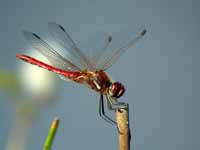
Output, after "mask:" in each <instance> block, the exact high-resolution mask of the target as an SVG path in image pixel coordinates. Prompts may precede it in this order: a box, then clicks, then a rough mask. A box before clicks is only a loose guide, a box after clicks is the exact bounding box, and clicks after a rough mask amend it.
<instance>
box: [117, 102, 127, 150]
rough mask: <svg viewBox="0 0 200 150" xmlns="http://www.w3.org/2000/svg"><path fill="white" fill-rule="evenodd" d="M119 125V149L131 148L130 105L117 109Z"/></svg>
mask: <svg viewBox="0 0 200 150" xmlns="http://www.w3.org/2000/svg"><path fill="white" fill-rule="evenodd" d="M116 120H117V126H118V129H119V150H130V140H131V136H130V135H131V133H130V128H129V107H128V105H127V107H126V108H123V109H119V110H117V111H116Z"/></svg>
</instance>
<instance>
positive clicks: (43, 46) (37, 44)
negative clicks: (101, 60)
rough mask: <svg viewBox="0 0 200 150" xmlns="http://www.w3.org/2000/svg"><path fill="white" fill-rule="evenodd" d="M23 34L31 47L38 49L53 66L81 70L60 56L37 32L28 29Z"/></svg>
mask: <svg viewBox="0 0 200 150" xmlns="http://www.w3.org/2000/svg"><path fill="white" fill-rule="evenodd" d="M23 35H24V37H25V38H26V39H27V40H28V42H29V43H30V44H31V45H32V47H33V48H35V49H36V50H37V51H39V52H40V53H41V54H42V55H44V56H45V57H46V58H47V59H48V60H49V61H50V63H51V64H52V65H53V66H55V67H58V68H60V69H64V70H72V71H80V70H81V69H80V68H79V67H77V66H76V65H74V64H73V63H72V62H71V61H69V60H68V59H66V58H64V57H63V56H61V55H60V54H59V53H58V52H57V51H56V50H54V49H53V48H52V47H51V46H50V45H49V44H47V43H46V42H45V41H43V40H42V39H41V38H40V37H39V36H38V35H37V34H35V33H32V32H29V31H23Z"/></svg>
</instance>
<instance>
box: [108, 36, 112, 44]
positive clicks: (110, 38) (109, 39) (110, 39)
mask: <svg viewBox="0 0 200 150" xmlns="http://www.w3.org/2000/svg"><path fill="white" fill-rule="evenodd" d="M111 41H112V36H111V35H109V37H108V42H109V43H110V42H111Z"/></svg>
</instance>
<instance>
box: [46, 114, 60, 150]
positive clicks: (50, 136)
mask: <svg viewBox="0 0 200 150" xmlns="http://www.w3.org/2000/svg"><path fill="white" fill-rule="evenodd" d="M58 125H59V119H58V118H57V117H55V118H54V120H53V122H52V123H51V127H50V129H49V132H48V135H47V137H46V140H45V143H44V147H43V150H51V146H52V144H53V141H54V138H55V135H56V132H57V129H58Z"/></svg>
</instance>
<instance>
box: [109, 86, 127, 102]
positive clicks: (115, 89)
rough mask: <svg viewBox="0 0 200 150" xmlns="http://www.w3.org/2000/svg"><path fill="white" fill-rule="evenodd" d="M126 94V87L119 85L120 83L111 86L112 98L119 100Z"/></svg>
mask: <svg viewBox="0 0 200 150" xmlns="http://www.w3.org/2000/svg"><path fill="white" fill-rule="evenodd" d="M124 92H125V88H124V86H123V85H122V84H121V83H119V82H115V83H113V84H112V85H111V86H110V89H109V94H110V96H111V97H114V98H119V97H121V96H122V95H123V94H124Z"/></svg>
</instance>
